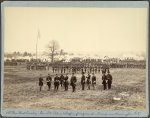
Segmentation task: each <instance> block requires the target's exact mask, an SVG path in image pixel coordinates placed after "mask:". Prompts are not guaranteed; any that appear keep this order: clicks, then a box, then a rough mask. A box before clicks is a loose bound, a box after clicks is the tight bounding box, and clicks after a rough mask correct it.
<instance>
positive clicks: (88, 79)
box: [86, 73, 91, 90]
mask: <svg viewBox="0 0 150 118" xmlns="http://www.w3.org/2000/svg"><path fill="white" fill-rule="evenodd" d="M86 78H87V81H86V82H87V86H88V90H90V84H91V75H90V73H88V75H87V77H86Z"/></svg>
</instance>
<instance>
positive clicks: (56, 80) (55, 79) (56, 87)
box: [54, 74, 60, 91]
mask: <svg viewBox="0 0 150 118" xmlns="http://www.w3.org/2000/svg"><path fill="white" fill-rule="evenodd" d="M59 82H60V80H59V77H58V75H57V74H56V77H55V78H54V91H57V90H58V88H59Z"/></svg>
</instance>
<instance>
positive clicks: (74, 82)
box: [70, 73, 77, 92]
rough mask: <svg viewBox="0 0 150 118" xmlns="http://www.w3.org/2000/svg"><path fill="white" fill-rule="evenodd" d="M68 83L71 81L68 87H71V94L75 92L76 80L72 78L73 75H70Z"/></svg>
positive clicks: (74, 77)
mask: <svg viewBox="0 0 150 118" xmlns="http://www.w3.org/2000/svg"><path fill="white" fill-rule="evenodd" d="M70 81H71V82H70V85H71V86H72V92H75V89H76V82H77V78H76V76H74V73H72V77H71V80H70Z"/></svg>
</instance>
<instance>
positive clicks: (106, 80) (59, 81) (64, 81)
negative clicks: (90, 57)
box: [39, 70, 112, 92]
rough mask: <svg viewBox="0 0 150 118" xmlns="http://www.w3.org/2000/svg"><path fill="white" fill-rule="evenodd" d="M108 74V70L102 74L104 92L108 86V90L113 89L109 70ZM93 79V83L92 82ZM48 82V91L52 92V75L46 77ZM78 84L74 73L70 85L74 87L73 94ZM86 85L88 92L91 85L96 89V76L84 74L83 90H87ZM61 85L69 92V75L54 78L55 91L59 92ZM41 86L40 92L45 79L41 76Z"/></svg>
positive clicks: (82, 80) (82, 78)
mask: <svg viewBox="0 0 150 118" xmlns="http://www.w3.org/2000/svg"><path fill="white" fill-rule="evenodd" d="M107 73H108V74H107V75H106V70H103V71H102V74H103V75H102V84H103V89H104V90H105V89H107V85H108V89H111V84H112V75H111V74H110V72H109V70H108V71H107ZM86 78H87V79H86ZM91 78H92V81H91ZM46 82H47V86H48V90H50V89H51V83H52V77H51V76H50V74H48V76H47V77H46ZM76 82H77V77H76V76H75V75H74V73H72V76H71V79H70V85H71V86H72V92H75V90H76ZM85 84H87V87H88V90H90V86H91V84H92V87H93V89H95V86H96V76H95V75H94V73H92V77H91V75H90V73H88V75H87V76H85V75H84V72H82V77H81V86H82V90H84V89H85ZM60 85H61V87H63V86H64V88H65V91H67V90H68V86H69V81H68V74H66V76H64V75H63V74H61V76H60V77H59V76H58V75H57V74H56V76H55V77H54V91H58V89H59V86H60ZM39 86H40V91H41V89H42V86H43V78H42V76H41V75H40V78H39Z"/></svg>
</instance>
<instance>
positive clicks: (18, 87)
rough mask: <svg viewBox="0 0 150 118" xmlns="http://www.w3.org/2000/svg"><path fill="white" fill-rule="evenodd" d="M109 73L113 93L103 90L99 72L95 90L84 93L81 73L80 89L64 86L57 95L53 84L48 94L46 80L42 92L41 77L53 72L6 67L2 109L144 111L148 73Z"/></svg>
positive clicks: (78, 83)
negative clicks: (40, 88) (73, 89)
mask: <svg viewBox="0 0 150 118" xmlns="http://www.w3.org/2000/svg"><path fill="white" fill-rule="evenodd" d="M110 72H111V74H112V76H113V84H112V89H111V90H105V91H104V90H103V86H102V84H101V83H102V80H101V76H102V74H101V73H100V74H96V76H97V85H96V90H93V89H91V90H87V86H86V88H85V90H84V91H82V90H81V85H80V79H81V74H77V75H76V76H77V79H78V81H77V89H76V92H74V93H72V90H71V86H69V90H68V91H67V92H65V91H64V88H63V87H62V88H61V87H59V91H58V92H54V86H53V83H52V87H51V90H50V91H47V85H46V82H45V81H44V86H43V90H42V91H41V92H40V91H39V86H38V77H39V75H40V74H42V75H43V76H46V75H47V74H48V73H51V72H50V71H36V70H33V71H30V70H26V68H24V67H21V66H17V67H11V66H5V68H4V96H3V100H4V101H3V108H24V109H25V108H28V109H64V110H75V109H77V110H102V109H103V110H142V111H145V110H146V94H145V89H146V88H145V85H146V84H145V79H146V70H145V69H110ZM51 74H52V73H51ZM52 75H53V74H52ZM70 76H71V75H69V80H70ZM52 77H54V76H52ZM44 80H45V78H44Z"/></svg>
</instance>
